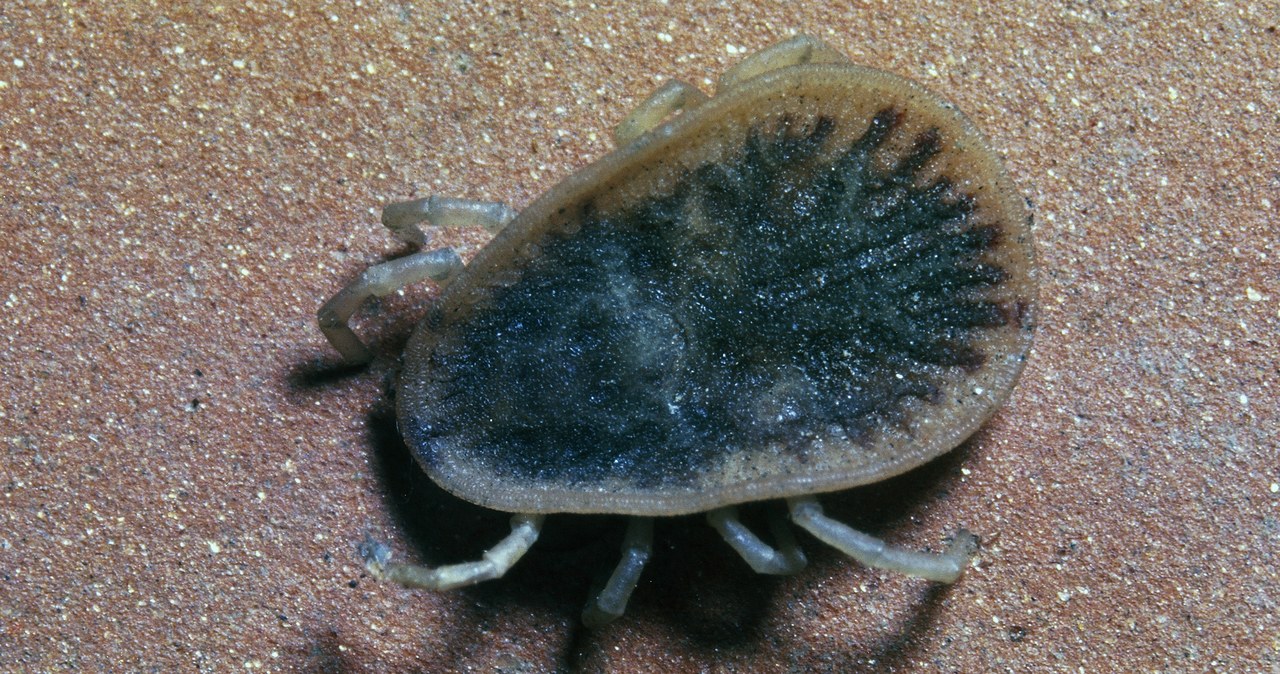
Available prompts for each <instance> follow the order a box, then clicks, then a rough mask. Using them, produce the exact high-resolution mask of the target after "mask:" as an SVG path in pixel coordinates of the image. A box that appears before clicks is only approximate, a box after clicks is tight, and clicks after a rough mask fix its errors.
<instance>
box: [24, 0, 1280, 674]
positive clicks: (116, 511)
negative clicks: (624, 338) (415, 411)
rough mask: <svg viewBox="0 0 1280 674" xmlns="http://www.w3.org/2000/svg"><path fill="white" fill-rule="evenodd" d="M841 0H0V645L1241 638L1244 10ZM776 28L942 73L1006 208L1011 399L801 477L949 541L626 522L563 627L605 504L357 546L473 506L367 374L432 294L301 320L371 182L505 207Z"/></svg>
mask: <svg viewBox="0 0 1280 674" xmlns="http://www.w3.org/2000/svg"><path fill="white" fill-rule="evenodd" d="M850 4H858V5H862V4H863V3H847V2H807V3H783V2H761V3H757V5H756V6H755V7H753V8H751V9H749V10H748V9H743V8H735V7H734V6H733V4H732V3H726V4H719V3H717V4H715V5H709V6H698V5H687V4H683V3H675V2H672V3H665V2H663V3H643V4H640V3H636V4H634V5H632V4H617V5H611V4H608V3H598V4H589V3H585V2H576V3H575V2H569V3H564V4H559V5H557V6H554V7H546V8H539V9H530V8H522V7H519V6H517V5H516V4H514V3H513V4H509V5H495V6H492V7H481V6H471V5H465V6H462V7H457V6H456V3H452V2H427V3H422V4H419V5H415V4H410V3H397V4H393V5H387V6H381V5H379V4H378V3H370V2H367V1H366V2H360V1H359V0H356V1H354V2H340V3H320V4H315V5H312V4H310V3H302V4H301V5H297V4H290V3H275V2H271V3H266V2H263V3H248V4H247V5H245V6H241V5H240V3H227V4H224V5H214V4H211V3H176V2H175V3H159V5H160V7H159V8H158V7H155V6H152V5H150V4H146V3H141V2H127V3H124V6H122V7H112V6H110V5H108V3H99V4H93V3H64V4H62V5H60V6H53V5H52V4H50V5H47V6H46V4H45V3H22V2H20V3H17V4H16V5H15V4H13V3H10V4H7V5H6V7H5V8H4V9H3V10H0V171H2V172H3V173H2V174H3V179H2V180H0V231H2V233H3V242H2V243H0V279H2V280H0V300H3V303H4V306H3V310H0V370H2V371H3V373H4V374H3V380H2V381H0V441H2V443H3V448H4V452H3V455H2V456H0V486H2V488H3V492H2V498H0V503H2V504H3V505H2V508H0V670H4V671H32V672H34V671H65V670H83V671H107V670H112V671H219V672H222V671H235V670H242V669H243V670H250V671H257V670H263V671H318V672H347V671H351V672H360V671H371V672H387V671H422V672H436V671H441V672H443V671H479V672H488V671H494V672H553V671H556V672H558V671H566V672H567V671H583V672H597V671H620V672H621V671H654V672H664V671H672V672H686V671H687V672H694V671H716V672H753V671H784V670H787V671H805V672H807V671H838V672H855V671H872V670H874V671H898V672H914V671H948V672H982V671H1071V672H1075V671H1089V672H1093V671H1121V670H1124V671H1144V672H1146V671H1167V672H1183V671H1187V672H1194V671H1238V672H1245V671H1257V672H1265V671H1280V619H1278V618H1277V617H1276V616H1277V613H1278V612H1280V607H1278V606H1277V603H1278V602H1280V589H1278V588H1280V578H1278V577H1277V575H1278V574H1277V571H1276V566H1277V561H1278V560H1277V551H1278V550H1280V546H1277V545H1276V542H1275V541H1276V539H1277V533H1278V532H1277V528H1278V526H1280V525H1278V523H1277V507H1278V505H1280V484H1278V483H1280V459H1277V454H1278V452H1277V440H1276V437H1277V435H1278V431H1280V424H1278V423H1277V421H1278V414H1277V410H1278V409H1280V405H1278V404H1277V396H1276V386H1277V384H1276V382H1277V364H1276V363H1277V360H1278V358H1277V356H1280V349H1278V348H1277V339H1278V338H1277V324H1278V323H1280V261H1278V257H1280V250H1278V246H1277V243H1276V241H1277V237H1276V230H1277V227H1276V221H1277V212H1278V209H1280V168H1278V167H1280V146H1278V141H1277V138H1280V75H1278V73H1280V35H1278V34H1277V31H1278V28H1277V24H1280V9H1277V7H1276V5H1275V4H1274V3H1254V4H1241V3H1218V4H1212V5H1210V4H1208V3H1204V4H1202V3H1195V2H1188V3H1165V4H1163V5H1157V3H1100V4H1099V3H1067V4H1064V5H1061V6H1057V7H1049V6H1047V5H1051V4H1057V3H1025V4H1012V3H995V5H998V6H990V7H988V8H987V9H984V10H982V11H974V10H969V9H961V8H959V7H958V6H959V5H964V4H967V3H955V4H954V5H953V4H951V3H945V2H937V3H929V2H901V3H886V4H883V5H881V4H878V3H876V4H871V5H870V6H858V7H849V5H850ZM975 4H976V3H975ZM984 4H986V3H984ZM1042 5H1045V6H1042ZM795 32H808V33H811V34H814V35H817V36H818V37H821V38H822V39H824V40H827V41H829V42H830V43H831V44H833V45H835V46H837V47H838V48H840V49H841V50H843V51H845V52H846V53H848V54H849V55H850V57H851V58H852V59H853V60H854V61H856V62H858V63H863V64H867V65H872V66H877V67H880V68H884V69H888V70H891V71H893V72H896V73H899V74H902V75H905V76H908V77H911V78H913V79H916V80H918V81H919V82H921V83H923V84H925V85H926V86H928V87H930V88H931V89H933V90H935V91H937V92H939V93H940V94H942V95H943V96H945V97H946V98H948V99H950V100H952V101H954V102H955V103H956V104H957V105H959V106H960V107H961V108H962V109H963V110H965V111H966V112H967V113H968V114H969V115H970V116H971V117H972V118H973V119H974V120H975V122H976V123H977V124H978V125H979V126H980V127H981V128H982V129H983V131H984V132H985V133H986V134H987V135H988V136H989V137H990V138H991V141H992V143H993V144H994V146H995V147H996V148H997V149H998V150H999V151H1000V152H1001V153H1002V154H1003V155H1004V156H1005V157H1006V158H1007V161H1008V165H1009V169H1010V172H1011V174H1012V176H1013V178H1014V180H1015V181H1016V183H1017V185H1018V187H1019V189H1021V190H1022V192H1023V193H1024V194H1025V195H1026V196H1027V197H1028V198H1029V199H1030V200H1031V202H1032V203H1033V204H1034V211H1035V215H1036V222H1035V230H1036V235H1037V237H1038V245H1039V254H1040V265H1041V278H1042V288H1041V296H1040V300H1041V312H1040V323H1041V328H1040V331H1039V334H1038V337H1037V342H1036V346H1035V348H1034V351H1033V354H1032V358H1031V361H1030V363H1029V366H1028V368H1027V370H1026V373H1025V375H1024V378H1023V381H1022V383H1021V384H1020V386H1019V388H1018V389H1017V391H1016V393H1015V395H1014V396H1013V399H1012V400H1011V402H1010V403H1009V405H1008V406H1007V407H1006V408H1004V410H1003V411H1002V412H1001V413H1000V414H999V415H997V417H996V418H995V419H994V420H993V421H992V422H991V423H990V424H989V425H988V426H987V427H986V428H985V429H984V430H983V431H981V432H980V433H979V434H978V435H977V436H975V437H974V438H973V439H972V440H971V441H970V442H968V443H966V444H965V445H963V446H962V447H961V448H960V449H958V450H957V451H955V452H953V453H952V454H950V455H948V456H947V457H945V458H944V459H942V460H940V461H938V462H935V463H934V464H931V465H930V466H928V467H926V468H924V469H922V470H918V471H915V472H913V473H911V474H909V475H907V476H904V477H902V478H898V479H895V480H893V481H890V482H889V483H887V484H882V485H878V486H874V487H871V488H866V489H861V490H856V491H853V492H847V493H845V494H842V495H838V496H832V497H829V498H828V499H827V502H828V510H829V512H831V513H833V514H835V515H837V516H840V517H842V518H844V519H846V520H849V521H851V522H853V523H855V524H857V525H859V526H861V527H863V528H865V529H868V530H870V531H872V532H874V533H877V534H878V535H882V536H884V537H886V538H887V539H889V540H890V541H891V542H894V543H897V544H901V545H906V546H911V547H916V548H925V547H931V548H934V549H937V548H938V546H940V545H941V544H942V541H943V540H944V537H945V536H947V535H948V534H950V533H951V532H952V531H953V530H954V529H955V527H956V526H958V525H961V524H963V525H965V526H968V527H969V528H971V529H972V530H974V531H975V532H977V533H978V534H980V535H981V536H982V538H983V541H984V544H983V548H982V551H981V553H980V555H979V557H978V559H977V561H976V562H975V565H974V566H973V567H972V568H971V569H970V570H969V572H968V573H967V574H966V576H965V577H964V578H963V579H962V580H961V582H959V583H958V584H956V585H954V586H951V587H948V588H937V587H931V586H930V585H929V584H927V583H924V582H922V581H919V580H913V579H910V578H903V577H899V576H896V575H894V574H891V573H885V572H880V571H875V570H869V569H866V568H862V567H859V566H857V565H856V564H853V563H851V562H849V561H847V560H845V559H843V558H842V557H841V556H840V555H838V554H837V553H835V552H831V551H826V550H823V549H822V548H821V547H820V546H818V545H817V544H816V543H813V542H812V541H808V542H807V543H806V547H807V548H808V550H809V551H810V556H811V557H812V558H813V563H812V564H811V565H810V567H809V568H808V569H807V570H805V571H804V572H803V573H801V574H800V575H798V576H794V577H787V578H782V579H762V578H760V577H757V576H755V575H753V574H752V573H751V572H750V571H748V570H747V569H746V567H745V565H743V564H742V563H741V562H740V561H739V560H738V559H737V558H736V557H735V556H734V554H733V553H732V551H730V550H728V548H727V547H726V546H724V545H723V543H721V542H720V541H719V540H717V538H716V537H715V536H714V534H713V533H712V532H711V530H710V529H708V528H706V527H705V525H704V524H703V523H702V522H701V521H700V520H699V519H697V518H683V519H675V520H669V521H663V522H660V523H659V526H658V529H657V537H658V538H657V541H658V542H657V544H656V549H655V559H654V560H653V562H652V564H651V566H650V567H649V568H648V569H647V571H646V573H645V575H644V577H643V579H642V582H641V584H640V586H639V588H638V590H637V591H636V594H635V597H634V599H633V601H632V605H631V608H630V610H629V612H628V614H627V616H626V617H625V618H624V619H622V620H620V621H618V622H616V623H615V624H613V625H612V626H610V627H608V628H607V629H604V630H602V631H598V632H591V631H587V630H585V629H584V628H582V627H581V626H580V625H579V622H578V613H579V611H580V609H581V606H582V603H583V601H584V600H585V598H586V597H587V595H588V594H589V593H590V591H591V588H592V586H593V584H594V583H597V582H600V581H601V580H602V579H603V577H604V576H605V574H607V573H608V572H609V570H610V569H611V567H612V564H613V563H614V560H615V559H616V555H617V552H616V545H617V541H618V540H619V537H620V535H621V529H622V528H621V526H620V524H621V523H620V522H619V521H618V520H615V519H611V518H575V517H561V518H551V522H550V523H549V524H548V527H547V533H546V540H544V541H543V542H540V543H539V545H538V546H537V547H536V548H535V549H534V552H532V553H531V554H530V555H529V556H528V557H527V558H526V560H525V561H524V562H522V563H521V564H520V565H519V566H518V567H517V569H516V570H515V571H514V572H513V573H512V574H510V576H509V577H508V578H506V579H503V580H502V581H499V582H495V583H490V584H487V585H485V586H481V587H477V588H474V589H470V590H463V591H458V592H453V593H443V594H433V593H428V592H421V591H408V590H404V589H401V588H398V587H394V586H390V585H388V584H385V583H379V582H377V581H374V580H373V579H371V578H369V577H367V576H366V575H365V574H364V572H363V569H362V566H361V561H360V557H359V554H358V552H357V546H358V545H359V544H360V542H361V541H363V540H364V539H365V538H366V536H372V537H374V538H378V539H381V540H386V541H389V542H390V543H391V545H392V548H393V549H394V550H395V551H396V554H398V555H400V556H402V557H409V558H417V559H426V560H431V561H434V562H443V561H458V560H462V559H466V558H469V557H473V556H474V555H476V554H477V553H478V552H479V551H480V549H482V548H483V547H485V545H487V544H488V543H489V542H491V541H493V540H495V539H496V538H497V537H498V536H500V535H501V534H502V532H503V530H504V528H505V518H504V516H502V515H501V514H497V513H492V512H487V511H484V510H481V509H479V508H475V507H473V506H470V505H467V504H463V503H460V502H457V501H456V500H454V499H452V497H450V496H448V495H447V494H445V493H443V492H442V491H440V490H438V489H436V488H434V487H433V486H432V485H430V483H429V482H427V481H426V480H425V479H423V478H422V477H421V476H420V474H419V473H418V471H417V470H416V468H415V466H414V465H413V464H412V462H411V459H410V458H408V455H407V453H406V450H405V449H404V448H403V446H401V445H400V444H399V443H398V442H397V440H396V436H395V431H394V424H393V422H392V421H391V420H390V419H389V418H388V416H387V414H386V410H385V408H386V402H385V401H386V381H387V378H388V375H389V373H390V372H391V363H392V358H391V356H393V355H394V353H395V350H396V348H397V345H398V344H399V343H400V342H401V341H402V340H403V337H404V335H405V334H406V332H407V330H408V329H409V328H410V326H411V325H412V323H413V320H414V317H415V316H418V315H420V314H421V311H422V309H423V307H424V306H425V305H426V303H428V302H429V301H430V299H431V297H433V296H434V291H433V290H432V289H431V288H430V287H424V288H417V289H414V290H412V291H410V292H408V293H406V294H405V295H404V296H401V297H395V298H391V299H388V300H386V301H383V302H382V303H380V304H379V305H378V306H377V307H373V308H371V309H370V310H369V311H368V312H366V314H365V318H364V319H362V321H361V323H360V330H361V332H362V334H367V335H377V336H379V338H378V339H376V340H375V345H376V346H377V347H378V348H379V349H380V352H381V353H383V354H384V355H385V356H386V357H384V358H382V359H380V360H379V361H378V362H377V363H375V364H374V366H372V367H371V368H368V369H362V370H356V371H350V370H343V369H342V368H340V367H338V360H337V357H336V355H335V354H334V353H333V352H332V351H331V349H330V348H329V347H328V345H327V344H326V343H325V342H324V340H323V338H322V337H321V336H320V334H319V332H318V331H317V329H316V328H315V325H314V312H315V309H316V307H317V306H318V305H319V304H320V303H321V302H322V301H323V300H324V299H325V298H327V297H328V296H329V295H330V294H331V293H333V292H334V291H335V290H336V289H337V288H339V287H341V286H342V285H343V284H344V283H346V282H347V281H348V280H350V279H351V278H352V277H353V276H354V275H355V274H356V273H358V272H359V270H361V269H363V268H364V267H365V266H367V265H368V264H370V263H373V262H377V261H381V260H385V259H388V258H390V257H393V256H395V255H398V254H401V253H403V252H404V251H405V249H404V248H403V247H402V246H400V245H398V244H396V243H395V242H394V241H393V240H392V239H391V238H390V237H389V236H387V234H386V233H385V232H384V231H382V230H381V228H380V226H379V224H378V222H377V212H378V210H379V209H380V207H381V206H382V205H383V204H385V203H387V202H389V201H393V200H400V199H406V198H410V197H413V196H421V195H426V194H430V193H434V192H438V193H442V194H451V195H460V196H467V197H473V198H483V199H498V200H504V201H507V202H509V203H511V204H513V205H514V206H516V207H517V208H519V207H522V206H524V205H526V204H528V203H529V202H530V201H531V200H532V199H533V198H535V197H536V196H537V195H538V194H540V193H541V192H543V191H545V190H546V189H547V188H549V187H550V186H552V185H553V184H555V183H556V182H557V181H558V180H559V179H560V178H562V177H564V176H565V175H567V174H569V173H570V172H572V171H573V170H574V169H575V168H578V167H581V166H583V165H584V164H586V163H587V162H589V161H590V160H591V159H592V158H594V157H598V156H600V155H601V154H603V153H604V152H606V151H607V150H608V149H609V147H610V142H611V141H610V129H611V128H612V126H613V124H615V123H616V122H617V121H619V120H620V119H621V118H622V117H623V116H624V115H625V114H626V112H627V111H628V110H629V109H630V108H631V107H632V106H634V105H635V104H636V103H638V102H639V101H640V100H642V99H643V98H644V96H646V95H647V94H648V92H649V91H651V90H652V89H653V88H654V87H655V86H657V85H658V84H660V83H661V82H662V81H664V80H665V79H666V78H668V77H672V76H675V77H680V78H683V79H686V80H688V81H691V82H693V83H695V84H699V85H701V86H707V85H709V84H710V83H711V82H712V81H714V78H715V76H716V75H717V74H718V73H720V72H721V71H722V70H724V68H725V67H727V66H728V65H730V64H732V63H734V62H736V61H738V60H739V59H740V58H741V57H742V55H744V54H745V53H747V52H750V51H752V50H754V49H757V48H759V47H761V46H764V45H766V44H769V43H771V42H774V41H776V40H778V39H780V38H783V37H786V36H789V35H791V34H793V33H795ZM438 240H439V241H441V242H444V243H448V244H452V245H458V246H460V248H461V249H462V250H463V252H464V253H465V254H468V255H469V254H471V253H474V251H476V250H477V249H478V248H479V247H480V246H482V245H483V243H484V241H485V235H484V234H483V233H481V232H471V231H465V232H449V233H447V234H444V235H442V236H441V237H440V238H439V239H438Z"/></svg>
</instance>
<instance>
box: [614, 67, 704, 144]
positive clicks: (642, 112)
mask: <svg viewBox="0 0 1280 674" xmlns="http://www.w3.org/2000/svg"><path fill="white" fill-rule="evenodd" d="M706 100H707V95H706V94H704V93H702V92H701V91H699V90H698V89H697V88H695V87H693V86H691V85H689V84H685V83H684V82H681V81H679V80H671V81H670V82H667V83H666V84H664V85H662V86H660V87H658V89H657V90H656V91H654V92H653V93H652V94H649V97H648V98H646V99H644V102H643V103H641V104H640V105H637V106H636V109H635V110H632V111H631V114H629V115H627V118H626V119H624V120H622V122H621V123H620V124H618V126H617V128H615V129H614V130H613V142H614V144H616V145H617V146H618V147H622V146H624V145H629V144H630V143H631V141H633V140H635V139H637V138H639V137H640V136H642V135H644V133H645V132H646V131H651V130H653V129H654V128H656V127H657V126H658V125H659V124H661V123H662V122H663V120H665V119H666V118H667V117H670V116H671V114H672V113H674V112H676V111H677V110H692V109H693V108H696V107H698V106H699V105H702V104H703V102H705V101H706Z"/></svg>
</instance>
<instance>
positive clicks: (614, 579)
mask: <svg viewBox="0 0 1280 674" xmlns="http://www.w3.org/2000/svg"><path fill="white" fill-rule="evenodd" d="M652 549H653V518H650V517H632V518H631V520H630V521H629V522H628V523H627V535H626V536H625V537H624V538H623V539H622V561H620V562H618V567H617V568H616V569H614V570H613V575H612V576H609V582H608V583H606V584H605V586H604V589H603V590H601V591H600V594H598V595H596V597H595V599H592V600H591V603H589V604H587V607H586V608H585V609H583V611H582V622H583V624H585V625H586V626H587V627H592V628H595V627H602V626H604V625H606V624H608V623H609V622H611V621H613V620H614V619H616V618H617V617H618V616H620V615H622V612H623V611H625V610H627V600H628V599H630V598H631V591H632V590H634V589H636V582H637V581H638V580H640V572H641V571H643V570H644V565H645V562H648V561H649V553H650V552H651V551H652Z"/></svg>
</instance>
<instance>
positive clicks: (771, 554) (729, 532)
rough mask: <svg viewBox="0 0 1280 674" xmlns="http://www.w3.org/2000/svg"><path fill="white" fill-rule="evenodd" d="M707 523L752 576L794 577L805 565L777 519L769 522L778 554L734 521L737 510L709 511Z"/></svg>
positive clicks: (797, 547)
mask: <svg viewBox="0 0 1280 674" xmlns="http://www.w3.org/2000/svg"><path fill="white" fill-rule="evenodd" d="M707 522H709V523H710V524H711V526H712V527H713V528H715V530H716V531H718V532H720V535H721V536H723V537H724V540H725V542H726V543H728V544H729V546H730V547H732V548H733V549H734V550H737V551H738V554H739V555H742V558H743V559H744V560H746V562H747V564H748V565H750V566H751V568H752V569H753V570H754V571H755V572H756V573H768V574H774V575H787V574H792V573H798V572H799V571H800V570H801V569H803V568H804V566H805V564H807V563H808V560H806V559H805V558H804V553H803V552H801V551H800V548H799V546H797V545H796V539H795V537H794V536H792V535H791V530H790V529H788V528H787V526H786V522H784V521H782V520H781V518H777V519H773V520H770V522H769V524H770V529H771V530H772V531H773V535H774V537H775V538H777V539H778V544H779V545H781V546H782V551H781V552H779V551H777V550H774V549H773V548H771V547H769V545H768V544H767V543H765V542H764V541H762V540H760V538H759V537H758V536H756V535H755V534H753V533H751V530H750V529H748V528H746V527H745V526H743V524H742V522H740V521H739V520H738V509H737V508H734V507H728V508H720V509H718V510H712V511H711V512H709V513H707Z"/></svg>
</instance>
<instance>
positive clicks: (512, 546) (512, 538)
mask: <svg viewBox="0 0 1280 674" xmlns="http://www.w3.org/2000/svg"><path fill="white" fill-rule="evenodd" d="M542 519H543V516H542V515H515V516H513V517H512V518H511V533H509V534H507V536H506V538H503V539H502V540H501V541H499V542H498V544H497V545H495V546H493V547H492V548H490V549H488V550H487V551H485V553H484V555H483V556H482V558H481V559H480V561H477V562H463V563H462V564H450V565H448V566H438V567H435V568H432V567H427V566H418V565H416V564H388V563H387V560H386V555H385V553H384V552H383V551H382V549H381V548H377V549H372V548H373V547H374V546H370V548H371V549H367V550H366V551H365V555H366V559H365V567H366V568H367V569H368V570H369V573H370V574H371V575H372V576H373V577H375V578H378V579H380V580H389V581H392V582H395V583H399V584H401V585H404V586H406V587H420V588H424V589H427V590H451V589H453V588H455V587H463V586H466V585H475V584H476V583H480V582H483V581H486V580H493V579H494V578H501V577H502V575H503V574H505V573H506V572H507V570H508V569H510V568H511V567H512V566H513V565H515V563H516V562H517V561H519V560H520V558H521V557H523V556H524V553H526V552H528V551H529V546H531V545H533V543H534V541H536V540H538V533H539V532H540V531H541V530H542Z"/></svg>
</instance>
